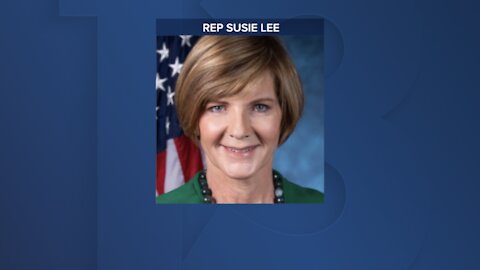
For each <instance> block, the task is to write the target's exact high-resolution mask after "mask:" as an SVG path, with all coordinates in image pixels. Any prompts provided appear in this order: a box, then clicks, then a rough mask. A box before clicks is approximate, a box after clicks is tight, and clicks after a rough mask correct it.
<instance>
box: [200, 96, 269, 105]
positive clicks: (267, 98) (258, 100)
mask: <svg viewBox="0 0 480 270" xmlns="http://www.w3.org/2000/svg"><path fill="white" fill-rule="evenodd" d="M258 102H275V99H274V98H270V97H263V98H257V99H254V100H251V101H249V103H258ZM208 103H219V104H226V103H228V102H227V101H225V100H223V99H219V100H216V101H214V100H212V101H209V102H208Z"/></svg>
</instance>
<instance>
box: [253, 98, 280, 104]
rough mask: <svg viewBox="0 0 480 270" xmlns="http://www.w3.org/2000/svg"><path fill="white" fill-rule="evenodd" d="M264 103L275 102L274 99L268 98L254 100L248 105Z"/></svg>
mask: <svg viewBox="0 0 480 270" xmlns="http://www.w3.org/2000/svg"><path fill="white" fill-rule="evenodd" d="M265 101H269V102H275V99H273V98H269V97H265V98H257V99H254V100H252V101H250V103H257V102H265Z"/></svg>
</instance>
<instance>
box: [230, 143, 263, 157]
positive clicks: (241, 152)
mask: <svg viewBox="0 0 480 270" xmlns="http://www.w3.org/2000/svg"><path fill="white" fill-rule="evenodd" d="M257 147H258V145H251V146H245V147H231V146H226V145H222V148H223V149H224V150H225V151H226V152H227V153H228V154H229V155H231V156H234V157H249V156H252V155H253V153H254V152H255V149H256V148H257Z"/></svg>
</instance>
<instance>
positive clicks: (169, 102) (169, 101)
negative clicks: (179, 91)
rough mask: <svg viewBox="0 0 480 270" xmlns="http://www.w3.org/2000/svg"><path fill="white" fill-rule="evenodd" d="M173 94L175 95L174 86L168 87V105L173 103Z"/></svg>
mask: <svg viewBox="0 0 480 270" xmlns="http://www.w3.org/2000/svg"><path fill="white" fill-rule="evenodd" d="M173 96H175V92H172V88H170V86H169V87H168V93H167V106H168V105H170V104H172V105H173Z"/></svg>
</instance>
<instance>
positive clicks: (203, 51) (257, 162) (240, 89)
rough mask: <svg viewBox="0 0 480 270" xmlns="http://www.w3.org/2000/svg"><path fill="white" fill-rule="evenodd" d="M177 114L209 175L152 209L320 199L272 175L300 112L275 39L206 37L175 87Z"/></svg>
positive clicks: (289, 68)
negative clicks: (277, 154) (173, 205)
mask: <svg viewBox="0 0 480 270" xmlns="http://www.w3.org/2000/svg"><path fill="white" fill-rule="evenodd" d="M175 98H176V99H175V102H176V108H177V114H178V118H179V121H180V124H181V126H182V128H183V130H184V132H185V134H186V135H187V136H189V137H190V138H191V139H192V140H194V141H195V142H196V143H197V144H198V145H199V146H200V147H201V148H202V150H203V153H204V154H205V162H206V167H207V170H205V171H202V172H199V173H198V174H197V175H196V176H194V177H193V178H192V179H191V180H190V181H188V182H187V183H186V184H184V185H183V186H181V187H179V188H177V189H175V190H173V191H171V192H168V193H166V194H163V195H161V196H159V197H158V198H157V202H158V203H202V202H203V203H285V202H286V203H313V202H323V193H321V192H319V191H316V190H313V189H309V188H303V187H300V186H298V185H296V184H294V183H292V182H289V181H288V180H287V179H285V178H284V177H283V176H282V175H280V173H278V172H277V171H274V170H273V168H272V164H273V157H274V154H275V151H276V149H277V148H278V147H279V146H280V145H281V144H282V143H284V142H285V141H286V140H287V138H288V137H289V135H290V134H291V133H292V132H293V130H294V128H295V125H296V123H297V121H298V120H299V118H300V116H301V114H302V110H303V90H302V86H301V82H300V79H299V76H298V74H297V72H296V69H295V66H294V65H293V63H292V61H291V60H290V58H289V56H288V54H287V52H286V51H285V49H284V48H283V46H282V44H281V42H280V41H279V40H278V39H277V38H275V37H252V36H235V37H233V36H205V37H203V38H201V39H200V40H199V41H198V43H197V44H196V45H195V46H194V48H193V49H192V51H191V52H190V53H189V55H188V57H187V59H186V60H185V63H184V65H183V69H182V72H181V74H180V77H179V78H178V81H177V85H176V97H175Z"/></svg>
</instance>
